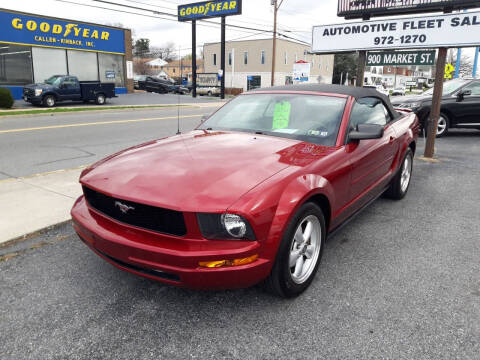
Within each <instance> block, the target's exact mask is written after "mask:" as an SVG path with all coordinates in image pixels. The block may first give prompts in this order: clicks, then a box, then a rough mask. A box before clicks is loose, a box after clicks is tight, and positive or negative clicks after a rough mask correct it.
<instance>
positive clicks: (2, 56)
mask: <svg viewBox="0 0 480 360" xmlns="http://www.w3.org/2000/svg"><path fill="white" fill-rule="evenodd" d="M64 57H65V53H64ZM42 80H43V79H42ZM32 82H33V81H32V55H31V53H30V46H23V45H9V44H2V46H1V47H0V84H1V85H25V84H29V83H32Z"/></svg>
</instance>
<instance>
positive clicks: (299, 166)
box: [72, 85, 419, 297]
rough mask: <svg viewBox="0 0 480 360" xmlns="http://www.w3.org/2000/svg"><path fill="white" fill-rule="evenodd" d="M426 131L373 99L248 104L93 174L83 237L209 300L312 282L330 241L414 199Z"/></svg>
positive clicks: (356, 94) (116, 259) (255, 99)
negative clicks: (360, 218) (211, 295)
mask: <svg viewBox="0 0 480 360" xmlns="http://www.w3.org/2000/svg"><path fill="white" fill-rule="evenodd" d="M418 130H419V124H418V119H417V118H416V115H415V114H413V113H398V112H396V111H395V110H394V109H393V108H392V105H391V104H390V102H389V100H388V98H386V97H385V96H384V95H382V94H380V93H378V92H377V91H375V90H372V89H362V88H350V87H344V86H336V85H299V86H288V87H273V88H269V89H261V90H257V91H253V92H249V93H246V94H243V95H240V96H238V97H236V98H235V99H233V100H232V101H230V102H229V103H227V104H226V105H224V106H223V107H221V108H220V109H219V110H218V111H216V112H215V113H214V114H212V115H211V116H210V117H209V118H208V119H207V120H205V121H204V122H202V124H201V125H200V126H199V127H198V128H197V129H196V130H194V131H191V132H189V133H186V134H182V135H176V136H172V137H168V138H165V139H160V140H156V141H151V142H148V143H146V144H142V145H139V146H135V147H133V148H130V149H127V150H124V151H121V152H119V153H117V154H114V155H112V156H109V157H108V158H106V159H104V160H101V161H99V162H97V163H96V164H94V165H92V166H90V167H88V168H87V169H85V170H84V171H83V173H82V175H81V177H80V182H81V184H82V186H83V196H81V197H80V198H79V199H78V200H77V201H76V203H75V205H74V206H73V209H72V218H73V224H74V227H75V230H76V232H77V233H78V235H79V236H80V238H81V239H82V240H83V241H84V242H85V244H87V245H88V246H89V247H90V248H91V249H92V250H93V251H94V252H95V253H97V254H98V255H99V256H101V257H102V258H103V259H105V260H106V261H108V262H110V263H111V264H113V265H115V266H117V267H119V268H120V269H123V270H126V271H130V272H132V273H135V274H138V275H141V276H145V277H148V278H151V279H155V280H158V281H162V282H165V283H169V284H173V285H178V286H184V287H189V288H198V289H224V288H237V287H248V286H251V285H254V284H256V283H259V282H261V281H263V282H264V284H265V285H266V286H267V288H268V289H270V290H271V291H273V292H274V293H276V294H278V295H279V296H284V297H293V296H296V295H298V294H300V293H301V292H302V291H304V290H305V289H306V288H307V287H308V286H309V284H310V283H311V282H312V280H313V278H314V276H315V273H316V271H317V269H318V266H319V264H320V259H321V256H322V251H323V247H324V246H325V239H326V237H327V235H329V234H331V233H332V231H334V230H336V229H338V228H339V226H340V225H341V224H343V223H345V221H346V220H348V219H349V218H350V217H352V216H353V215H354V214H356V213H357V212H358V211H359V210H361V209H362V208H363V207H365V206H366V205H367V204H368V203H370V202H371V201H373V200H374V199H376V198H377V197H378V196H380V195H382V194H384V193H385V195H387V196H389V197H391V198H393V199H401V198H403V197H404V196H405V194H406V193H407V190H408V187H409V184H410V178H411V174H412V162H413V155H414V153H415V145H416V140H417V137H418Z"/></svg>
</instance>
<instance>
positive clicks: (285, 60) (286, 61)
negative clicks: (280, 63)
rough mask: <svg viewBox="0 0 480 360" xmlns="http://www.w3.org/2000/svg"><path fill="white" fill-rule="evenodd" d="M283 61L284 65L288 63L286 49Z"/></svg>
mask: <svg viewBox="0 0 480 360" xmlns="http://www.w3.org/2000/svg"><path fill="white" fill-rule="evenodd" d="M284 62H285V65H287V64H288V54H287V52H286V51H285V59H284Z"/></svg>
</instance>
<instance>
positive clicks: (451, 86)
mask: <svg viewBox="0 0 480 360" xmlns="http://www.w3.org/2000/svg"><path fill="white" fill-rule="evenodd" d="M467 82H468V80H461V79H455V80H450V81H447V82H446V83H444V84H443V93H442V95H447V94H452V93H454V92H455V91H457V90H458V89H459V88H461V87H462V86H463V85H465V84H466V83H467ZM424 94H425V95H433V88H431V89H429V90H427V91H425V92H424Z"/></svg>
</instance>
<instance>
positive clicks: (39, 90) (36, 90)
mask: <svg viewBox="0 0 480 360" xmlns="http://www.w3.org/2000/svg"><path fill="white" fill-rule="evenodd" d="M42 92H43V90H42V89H35V96H40V95H42Z"/></svg>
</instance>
